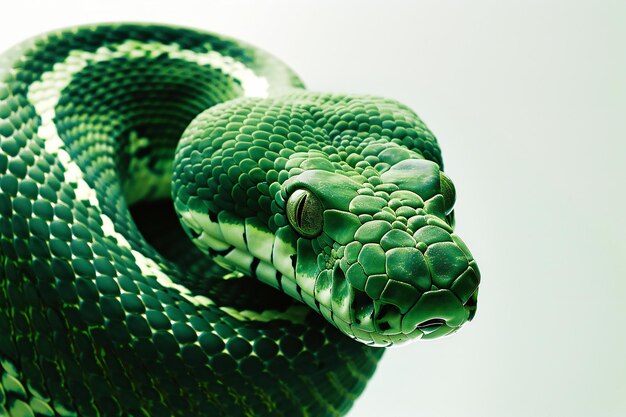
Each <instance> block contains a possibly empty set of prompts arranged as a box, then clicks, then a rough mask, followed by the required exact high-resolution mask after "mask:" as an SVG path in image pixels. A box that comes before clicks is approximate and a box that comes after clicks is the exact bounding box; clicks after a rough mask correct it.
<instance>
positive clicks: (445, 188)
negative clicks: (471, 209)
mask: <svg viewBox="0 0 626 417" xmlns="http://www.w3.org/2000/svg"><path fill="white" fill-rule="evenodd" d="M439 178H440V180H441V195H443V206H444V209H445V211H446V216H447V215H448V214H450V212H451V211H452V209H453V208H454V201H455V200H456V191H455V190H454V184H453V183H452V180H451V179H450V178H449V177H448V176H447V175H446V174H444V173H443V172H441V171H440V172H439Z"/></svg>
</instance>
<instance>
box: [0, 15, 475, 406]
mask: <svg viewBox="0 0 626 417" xmlns="http://www.w3.org/2000/svg"><path fill="white" fill-rule="evenodd" d="M0 141H1V142H0V263H1V265H0V415H3V416H12V417H16V416H24V417H25V416H119V415H124V416H150V417H156V416H286V417H294V416H340V415H343V414H345V413H346V412H347V410H348V409H349V408H350V407H351V405H352V404H353V402H354V400H355V399H356V398H357V397H358V395H359V394H360V393H361V392H362V390H363V389H364V387H365V385H366V383H367V381H368V379H369V378H370V376H371V375H372V373H373V372H374V370H375V368H376V365H377V362H378V360H379V359H380V358H381V355H382V353H383V351H384V349H382V348H381V347H385V346H390V345H397V344H401V343H403V342H406V341H408V340H411V339H419V338H422V339H430V338H434V337H438V336H442V335H446V334H449V333H451V332H454V331H456V330H457V329H458V328H459V327H460V326H461V325H462V324H463V323H464V322H466V321H468V320H470V319H471V318H472V317H473V315H474V312H475V309H476V298H477V288H478V284H479V280H480V278H479V272H478V268H477V266H476V262H475V261H474V259H473V257H472V256H471V254H470V252H469V251H468V249H467V247H466V246H465V244H464V243H463V242H462V241H461V240H460V238H459V237H458V236H457V235H456V234H455V233H454V232H453V226H454V220H453V204H454V199H455V194H454V193H455V191H454V186H453V185H452V182H451V181H450V179H449V178H448V177H447V176H446V175H445V174H444V173H443V171H442V169H443V165H442V161H441V155H440V150H439V146H438V144H437V142H436V140H435V138H434V136H433V135H432V134H431V132H430V131H429V130H428V129H427V127H426V126H425V125H424V123H423V122H422V121H421V120H420V119H419V118H418V117H417V116H416V115H415V113H414V112H413V111H411V110H410V109H409V108H407V107H406V106H404V105H403V104H400V103H398V102H396V101H393V100H389V99H384V98H379V97H372V96H350V95H338V94H320V93H312V92H309V91H306V90H305V89H304V87H303V84H302V82H301V81H300V79H299V78H298V77H297V75H296V74H295V73H294V72H293V71H292V70H290V69H289V68H288V67H287V66H285V64H283V63H282V62H280V61H278V60H277V59H276V58H274V57H272V56H271V55H269V54H267V53H265V52H263V51H261V50H259V49H257V48H255V47H252V46H250V45H247V44H245V43H242V42H240V41H237V40H233V39H229V38H226V37H223V36H218V35H215V34H210V33H203V32H198V31H195V30H190V29H185V28H177V27H170V26H162V25H150V24H106V25H92V26H84V27H77V28H71V29H65V30H59V31H55V32H51V33H47V34H44V35H41V36H38V37H35V38H33V39H30V40H28V41H26V42H24V43H22V44H20V45H18V46H16V47H14V48H13V49H11V50H9V51H7V52H6V53H4V54H3V55H2V56H1V58H0Z"/></svg>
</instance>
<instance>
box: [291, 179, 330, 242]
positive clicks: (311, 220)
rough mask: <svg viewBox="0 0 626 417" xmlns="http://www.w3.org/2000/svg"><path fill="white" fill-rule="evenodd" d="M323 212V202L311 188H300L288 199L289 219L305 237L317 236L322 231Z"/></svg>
mask: <svg viewBox="0 0 626 417" xmlns="http://www.w3.org/2000/svg"><path fill="white" fill-rule="evenodd" d="M322 213H323V208H322V203H321V202H320V200H319V199H318V198H317V197H316V196H315V194H313V193H312V192H310V191H309V190H305V189H302V188H301V189H298V190H296V191H294V192H293V193H292V194H291V196H290V197H289V200H287V219H289V223H290V224H291V227H293V228H294V229H296V232H298V233H300V234H301V235H302V236H304V237H315V236H317V235H319V234H320V233H321V232H322Z"/></svg>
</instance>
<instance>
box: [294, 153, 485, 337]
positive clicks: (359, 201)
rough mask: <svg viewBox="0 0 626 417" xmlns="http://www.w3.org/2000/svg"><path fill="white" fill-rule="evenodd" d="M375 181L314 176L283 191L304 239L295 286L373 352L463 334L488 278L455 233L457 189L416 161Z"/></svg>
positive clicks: (325, 174) (429, 163)
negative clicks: (363, 182)
mask: <svg viewBox="0 0 626 417" xmlns="http://www.w3.org/2000/svg"><path fill="white" fill-rule="evenodd" d="M398 153H401V154H404V153H405V152H404V150H401V149H399V150H398ZM372 182H373V183H376V185H375V186H374V187H363V186H362V185H361V184H359V183H357V182H355V181H354V180H352V179H350V178H349V177H346V176H344V175H340V174H339V175H338V174H336V173H331V172H328V171H323V170H308V171H305V172H303V173H302V174H300V175H297V176H295V177H293V178H291V179H289V180H288V181H287V182H286V183H285V184H284V187H283V199H284V200H286V213H287V218H288V221H289V224H290V226H291V227H292V228H293V229H294V230H295V231H296V232H297V233H299V234H300V235H301V240H300V241H299V242H298V258H297V263H296V267H295V280H296V283H297V284H298V285H299V286H300V287H301V288H305V289H306V290H308V291H309V292H310V293H311V294H313V295H314V298H315V305H316V306H317V308H318V309H319V310H320V312H321V313H322V315H324V317H326V318H327V319H328V320H329V321H331V322H333V323H335V325H336V326H337V327H338V328H339V329H341V330H342V331H343V332H344V333H346V334H348V335H349V336H351V337H353V338H355V339H357V340H359V341H361V342H364V343H367V344H372V345H382V346H387V345H391V344H400V343H403V342H405V341H408V340H411V339H414V338H423V339H431V338H435V337H438V336H442V335H446V334H449V333H451V332H454V331H456V330H457V329H458V328H459V327H460V326H461V325H462V324H463V323H465V322H466V321H468V320H471V318H472V317H473V315H474V312H475V309H476V298H477V287H478V283H479V280H480V279H479V272H478V267H477V265H476V262H475V261H474V259H473V257H472V255H471V254H470V252H469V250H468V249H467V247H466V246H465V244H464V243H463V241H462V240H461V239H460V238H459V237H458V236H457V235H456V234H455V233H454V232H453V215H452V210H453V205H454V200H455V191H454V185H453V183H452V181H451V180H450V179H449V178H448V176H447V175H446V174H444V172H443V171H441V170H440V169H439V166H438V164H436V163H435V162H432V161H428V160H425V159H417V158H416V159H402V160H399V161H398V162H397V163H395V164H394V165H391V166H390V167H389V169H387V170H385V171H384V172H382V173H381V174H380V175H379V176H375V177H370V181H369V182H368V183H369V184H371V183H372Z"/></svg>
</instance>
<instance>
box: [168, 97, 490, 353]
mask: <svg viewBox="0 0 626 417" xmlns="http://www.w3.org/2000/svg"><path fill="white" fill-rule="evenodd" d="M179 148H180V150H179V152H178V153H177V155H178V156H177V161H178V162H177V163H176V164H175V166H179V167H180V168H177V169H176V170H175V175H174V182H173V196H174V200H175V205H176V207H177V210H178V213H179V216H180V218H181V220H182V224H183V226H184V227H185V228H186V230H187V231H188V233H189V235H190V236H191V237H192V239H193V240H194V242H195V243H196V244H197V245H198V246H199V247H200V249H202V250H204V251H205V252H207V253H209V254H210V255H212V256H213V258H214V260H215V261H216V262H218V263H219V264H220V265H222V266H224V267H226V268H229V269H231V270H237V271H239V272H241V273H243V274H245V275H250V276H254V277H256V278H258V279H259V280H261V281H263V282H265V283H267V284H269V285H271V286H273V287H275V288H277V289H279V290H281V291H283V292H284V293H286V294H288V295H290V296H291V297H293V298H295V299H298V300H300V301H302V302H304V303H305V304H307V305H308V306H310V307H311V308H312V309H313V310H315V311H318V312H319V313H321V315H322V316H324V317H325V318H326V319H327V320H328V321H329V322H330V323H332V324H334V325H335V326H336V327H337V328H339V329H340V330H341V331H342V332H343V333H345V334H346V335H348V336H350V337H352V338H354V339H356V340H358V341H360V342H363V343H366V344H369V345H374V346H389V345H397V344H400V343H403V342H406V341H408V340H411V339H416V338H424V339H430V338H435V337H438V336H442V335H446V334H449V333H451V332H454V331H456V330H457V329H458V328H459V327H460V326H461V325H462V324H463V323H465V322H466V321H468V320H470V319H471V318H472V317H473V315H474V312H475V309H476V299H477V288H478V284H479V280H480V278H479V271H478V267H477V265H476V262H475V261H474V259H473V257H472V255H471V254H470V252H469V250H468V249H467V247H466V246H465V244H464V243H463V241H462V240H461V239H460V238H459V237H458V236H457V235H456V234H455V233H454V231H453V227H454V220H453V211H452V210H453V206H454V200H455V195H454V194H455V190H454V185H453V184H452V181H451V180H450V179H449V178H448V176H447V175H446V174H445V173H444V172H443V171H442V170H441V168H440V167H441V166H442V165H441V159H440V155H439V148H438V146H437V143H436V141H435V139H434V137H433V136H432V134H430V132H429V131H428V129H427V128H426V127H425V125H424V124H423V122H421V120H420V119H419V118H418V117H417V116H416V115H415V113H413V112H412V111H410V110H409V109H408V108H406V107H405V106H403V105H401V104H399V103H397V102H395V101H393V100H387V99H381V98H376V97H348V96H332V95H317V94H314V93H306V92H298V93H294V94H292V95H289V96H285V97H278V98H272V99H246V100H235V101H232V102H230V103H226V104H223V105H220V106H216V107H214V108H211V109H209V110H207V111H206V112H204V113H203V114H201V115H200V116H198V118H197V119H196V120H195V121H194V122H193V123H192V124H191V125H190V127H189V128H188V129H187V131H186V134H185V135H184V136H183V139H182V140H181V144H180V145H179Z"/></svg>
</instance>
